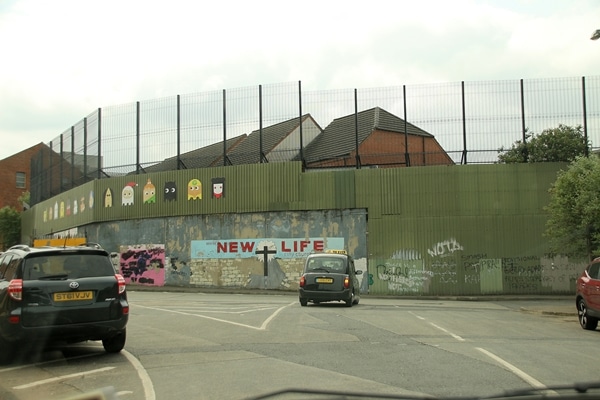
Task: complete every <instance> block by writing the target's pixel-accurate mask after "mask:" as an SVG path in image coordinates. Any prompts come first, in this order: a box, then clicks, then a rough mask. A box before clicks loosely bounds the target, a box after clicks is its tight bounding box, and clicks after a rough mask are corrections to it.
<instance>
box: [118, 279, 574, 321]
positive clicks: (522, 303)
mask: <svg viewBox="0 0 600 400" xmlns="http://www.w3.org/2000/svg"><path fill="white" fill-rule="evenodd" d="M127 290H129V291H146V292H181V293H215V294H247V295H279V296H284V295H289V296H297V292H295V291H291V290H277V289H244V288H223V287H220V288H210V287H189V286H147V285H136V284H129V285H128V286H127ZM369 298H377V299H406V300H438V301H440V300H443V301H490V302H511V305H514V304H515V303H517V308H518V309H519V310H520V311H522V312H529V313H537V314H542V315H554V316H569V317H570V316H572V317H577V308H576V307H575V296H574V295H482V296H391V295H372V294H361V300H364V299H369Z"/></svg>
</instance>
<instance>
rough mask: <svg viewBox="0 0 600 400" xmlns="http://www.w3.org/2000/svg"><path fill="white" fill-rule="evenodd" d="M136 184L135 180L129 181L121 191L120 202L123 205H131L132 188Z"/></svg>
mask: <svg viewBox="0 0 600 400" xmlns="http://www.w3.org/2000/svg"><path fill="white" fill-rule="evenodd" d="M135 186H137V183H135V182H129V183H128V184H127V185H125V187H123V190H122V192H121V204H122V205H124V206H132V205H133V188H134V187H135Z"/></svg>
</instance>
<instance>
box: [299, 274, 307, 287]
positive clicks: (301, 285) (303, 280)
mask: <svg viewBox="0 0 600 400" xmlns="http://www.w3.org/2000/svg"><path fill="white" fill-rule="evenodd" d="M305 284H306V278H305V277H303V276H301V277H300V287H304V285H305Z"/></svg>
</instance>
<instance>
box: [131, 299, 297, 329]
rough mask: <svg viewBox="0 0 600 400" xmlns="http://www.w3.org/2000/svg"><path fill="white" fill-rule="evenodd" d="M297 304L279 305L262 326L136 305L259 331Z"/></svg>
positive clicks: (294, 302)
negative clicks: (286, 309) (285, 309)
mask: <svg viewBox="0 0 600 400" xmlns="http://www.w3.org/2000/svg"><path fill="white" fill-rule="evenodd" d="M294 304H296V301H293V302H291V303H290V304H288V305H285V306H281V307H279V308H278V309H277V310H275V311H274V312H273V314H271V315H270V316H269V317H268V318H267V319H266V320H265V321H264V322H263V323H262V324H261V326H260V327H256V326H253V325H248V324H242V323H240V322H234V321H228V320H226V319H221V318H215V317H209V316H208V315H202V314H192V313H188V312H183V311H177V310H168V309H165V308H160V307H147V306H142V305H139V304H138V305H136V307H142V308H147V309H150V310H156V311H164V312H168V313H173V314H179V315H187V316H190V317H198V318H204V319H210V320H211V321H217V322H223V323H226V324H231V325H236V326H241V327H243V328H249V329H255V330H257V331H264V330H266V329H267V326H268V325H269V323H270V322H271V321H272V320H273V318H275V316H277V314H279V313H280V312H281V311H282V310H283V309H284V308H286V307H289V306H291V305H294Z"/></svg>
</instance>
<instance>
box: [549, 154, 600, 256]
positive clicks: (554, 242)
mask: <svg viewBox="0 0 600 400" xmlns="http://www.w3.org/2000/svg"><path fill="white" fill-rule="evenodd" d="M545 211H547V212H548V214H549V218H548V221H547V223H546V231H545V233H544V235H545V236H546V237H548V238H549V241H550V246H551V249H552V251H553V252H554V253H556V254H580V255H581V256H582V257H587V258H588V259H591V258H593V256H594V255H597V254H600V158H598V157H595V156H593V157H578V158H576V159H575V161H573V162H572V163H571V164H569V166H568V168H567V169H565V170H561V171H560V172H559V173H558V176H557V179H556V181H555V182H554V183H553V184H552V186H551V188H550V202H549V203H548V205H547V206H546V207H545Z"/></svg>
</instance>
